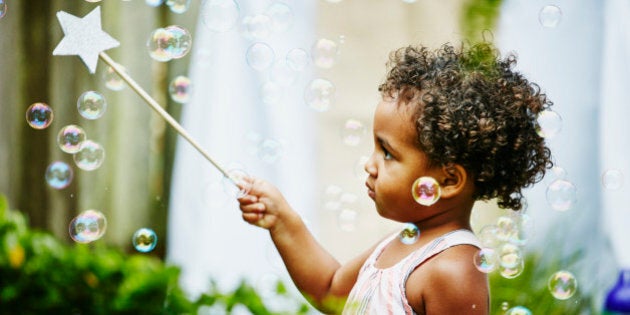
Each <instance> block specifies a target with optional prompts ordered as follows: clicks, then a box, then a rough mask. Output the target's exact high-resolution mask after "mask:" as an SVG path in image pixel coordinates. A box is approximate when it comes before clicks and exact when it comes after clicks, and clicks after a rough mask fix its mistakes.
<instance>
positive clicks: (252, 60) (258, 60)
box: [245, 42, 276, 71]
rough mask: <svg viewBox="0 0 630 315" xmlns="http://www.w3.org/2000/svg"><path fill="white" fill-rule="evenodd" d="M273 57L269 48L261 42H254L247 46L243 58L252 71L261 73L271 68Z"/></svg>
mask: <svg viewBox="0 0 630 315" xmlns="http://www.w3.org/2000/svg"><path fill="white" fill-rule="evenodd" d="M275 55H276V54H275V52H274V51H273V49H272V48H271V46H269V45H267V44H265V43H262V42H256V43H253V44H252V45H251V46H249V48H248V49H247V52H246V55H245V56H246V58H247V64H248V65H249V66H250V67H251V68H252V69H254V70H258V71H262V70H265V69H267V68H269V66H271V64H272V63H273V60H274V58H275Z"/></svg>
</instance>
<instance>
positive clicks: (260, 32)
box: [246, 14, 272, 40]
mask: <svg viewBox="0 0 630 315" xmlns="http://www.w3.org/2000/svg"><path fill="white" fill-rule="evenodd" d="M247 22H248V23H247V25H246V26H247V34H249V36H251V37H252V38H253V39H255V40H265V39H267V38H268V37H269V35H270V34H271V28H272V21H271V18H270V17H268V16H267V15H265V14H256V15H253V16H252V17H251V18H250V19H248V20H247Z"/></svg>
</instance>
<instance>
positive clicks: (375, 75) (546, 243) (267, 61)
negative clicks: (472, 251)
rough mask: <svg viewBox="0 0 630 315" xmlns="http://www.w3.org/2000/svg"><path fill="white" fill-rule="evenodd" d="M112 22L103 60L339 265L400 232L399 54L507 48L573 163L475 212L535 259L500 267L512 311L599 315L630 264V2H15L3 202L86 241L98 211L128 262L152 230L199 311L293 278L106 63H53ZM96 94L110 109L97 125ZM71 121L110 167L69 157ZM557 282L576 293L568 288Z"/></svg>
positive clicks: (5, 83) (496, 278) (495, 278)
mask: <svg viewBox="0 0 630 315" xmlns="http://www.w3.org/2000/svg"><path fill="white" fill-rule="evenodd" d="M97 6H100V8H101V13H102V17H101V19H102V21H101V22H102V28H103V30H104V31H105V32H106V33H108V34H110V35H111V36H112V37H113V38H115V39H116V40H118V41H119V42H120V46H119V47H116V48H112V49H109V50H107V51H106V53H107V54H108V55H109V56H110V57H111V58H112V59H114V60H115V61H116V62H118V63H119V64H120V65H122V66H123V67H124V68H125V69H126V71H127V73H128V74H129V75H130V76H131V77H133V79H135V80H136V81H137V82H138V83H139V85H140V86H142V87H143V88H144V89H145V90H146V91H148V93H149V94H150V95H151V96H152V97H153V98H154V99H155V100H156V101H157V102H158V103H159V104H161V105H162V106H163V107H164V109H165V110H166V111H168V112H169V113H170V114H171V115H172V116H173V117H174V118H175V119H177V120H178V121H180V123H181V124H182V125H183V126H184V127H185V128H186V129H187V130H188V131H189V132H190V134H191V136H193V137H194V138H195V139H197V140H199V143H200V144H201V145H202V147H204V148H205V149H206V150H207V151H208V152H209V153H210V155H211V156H212V157H213V158H216V160H217V161H218V162H219V164H220V165H222V167H224V168H225V169H226V170H229V171H230V172H235V173H246V174H249V175H254V176H259V177H263V178H266V179H268V180H270V181H272V182H273V183H274V184H276V185H278V187H280V189H281V190H282V191H283V192H284V193H285V195H286V197H287V199H288V200H289V202H290V203H291V204H292V205H293V206H294V207H295V208H296V209H297V211H299V212H300V213H301V215H302V216H303V217H304V219H305V220H306V222H307V224H308V226H309V228H311V230H312V231H313V233H314V234H315V235H316V237H317V238H318V239H319V240H320V241H321V242H322V243H323V245H324V247H326V248H327V249H329V250H330V251H331V252H332V254H333V255H334V256H335V257H337V258H338V259H339V260H340V261H346V260H348V259H350V258H351V257H354V256H355V255H356V254H358V253H360V252H362V251H364V249H365V248H367V247H368V246H370V245H371V244H373V243H374V242H376V241H378V240H379V239H381V238H382V237H384V236H385V235H387V234H390V233H392V232H394V231H396V230H397V229H399V228H400V224H399V223H394V222H387V221H385V220H383V219H382V218H380V217H378V215H377V214H376V213H375V211H373V210H374V209H373V204H372V202H371V200H370V199H369V198H368V197H367V196H366V194H365V188H364V180H365V173H364V171H363V166H362V165H363V163H364V162H365V160H366V158H367V156H369V154H370V152H371V150H372V141H371V122H372V114H373V109H374V107H375V105H376V104H377V102H378V101H379V94H378V91H377V87H378V84H379V83H380V82H381V80H382V79H383V78H384V75H385V62H386V60H387V56H388V54H389V52H391V51H392V50H394V49H396V48H399V47H402V46H406V45H410V44H423V45H426V46H430V47H437V46H439V45H441V44H443V43H446V42H450V43H455V44H458V43H460V42H462V41H469V42H475V41H479V40H487V41H492V42H494V43H495V44H496V45H497V46H498V47H499V48H500V49H501V51H502V53H504V54H506V53H508V52H513V53H515V54H516V55H517V56H518V61H519V62H518V65H517V69H518V70H519V71H521V72H522V73H523V74H524V75H525V76H526V77H528V78H529V79H530V80H531V81H532V82H535V83H537V84H539V85H540V87H541V90H542V91H544V92H546V93H547V95H548V97H549V98H550V99H551V100H552V101H554V106H553V108H552V110H553V111H550V112H546V115H545V116H544V117H541V118H540V120H539V124H540V125H541V126H542V127H544V128H542V129H543V131H542V132H543V133H544V134H543V136H545V137H546V138H547V139H548V143H549V146H550V147H551V149H552V154H553V155H554V161H555V164H556V167H555V168H554V169H553V170H552V171H551V172H550V173H549V174H548V175H547V176H546V177H545V179H543V181H542V182H540V183H539V184H537V185H535V186H533V187H531V188H528V189H527V191H526V192H525V196H526V197H527V204H528V207H527V209H525V210H524V211H521V212H519V213H513V212H512V211H511V210H503V209H498V208H497V207H496V205H495V204H494V203H493V202H479V203H478V204H477V205H476V206H475V209H474V213H473V226H474V228H475V231H476V232H477V234H478V235H479V236H480V238H482V241H484V242H485V245H488V247H493V248H494V249H496V252H497V255H499V253H502V251H503V250H504V248H503V247H502V246H503V245H502V244H512V245H516V246H515V247H516V248H517V249H518V251H517V254H516V255H517V258H516V260H517V261H519V262H520V265H518V264H517V265H518V266H516V267H514V266H511V270H507V271H506V270H495V271H490V270H488V272H492V273H491V279H492V295H493V305H494V311H495V312H496V314H504V313H506V312H507V311H508V310H511V309H513V308H514V307H515V306H524V307H527V308H529V309H530V310H532V311H533V312H534V313H540V314H596V313H599V312H600V311H601V309H602V306H603V304H604V299H605V295H606V292H607V291H608V289H609V288H610V287H611V286H612V285H613V284H614V282H615V279H616V276H617V274H618V271H619V270H621V269H624V268H628V267H630V257H629V256H630V253H629V250H628V249H630V246H628V245H627V244H625V243H624V241H625V240H627V239H630V234H628V229H627V227H626V226H627V225H628V224H630V210H628V208H627V205H628V204H630V200H628V198H630V197H629V194H628V193H627V185H624V176H625V174H627V173H628V169H629V165H628V157H629V156H630V152H628V150H629V149H628V148H630V146H628V139H627V136H626V135H627V134H629V132H630V130H629V129H630V127H629V126H628V124H627V123H625V118H626V117H629V116H630V115H629V114H630V113H628V111H629V109H627V108H625V107H627V106H624V103H625V101H627V99H628V96H629V95H628V92H627V86H628V84H629V83H630V77H629V71H630V68H629V67H628V62H627V60H628V57H629V55H630V54H629V51H630V48H629V47H630V46H629V45H628V43H630V33H628V29H629V28H628V22H627V21H629V20H630V19H628V17H630V4H628V3H627V2H626V1H621V0H608V1H594V0H592V1H590V0H589V1H581V2H580V3H576V2H574V1H563V0H559V1H555V2H554V3H548V2H547V1H540V0H533V1H527V2H522V1H511V0H502V1H501V0H446V1H426V0H418V1H414V0H405V1H403V0H369V1H365V0H363V1H358V0H328V1H324V0H311V1H297V0H285V1H272V0H263V1H254V0H249V1H247V0H234V1H233V0H206V1H196V0H192V1H190V0H188V1H186V0H167V1H165V2H164V3H163V1H159V0H146V1H144V0H131V1H119V0H109V1H102V2H99V1H76V0H74V1H69V0H52V1H11V0H4V1H2V0H0V17H1V18H0V28H1V29H2V32H0V56H2V58H0V100H1V101H0V102H1V103H0V135H1V136H0V174H1V175H2V176H0V194H2V195H4V196H5V197H6V199H7V201H8V204H9V205H10V207H11V208H14V209H19V210H20V211H21V212H22V213H24V214H25V215H26V216H27V217H28V223H29V225H30V226H31V227H33V228H35V229H41V230H44V231H47V232H50V233H52V234H53V235H54V236H55V237H56V238H58V239H60V240H62V241H63V242H65V243H68V244H70V243H72V242H73V238H71V235H70V234H71V233H72V231H70V233H69V224H70V223H71V222H72V220H73V218H76V217H77V215H79V214H81V213H83V212H84V211H86V210H90V209H92V210H96V211H98V212H99V213H100V214H102V215H103V216H104V217H105V218H106V220H107V229H106V231H105V233H104V234H103V236H102V238H101V239H100V240H98V241H97V242H99V243H104V244H107V245H111V246H113V247H116V248H120V249H121V250H123V251H125V252H127V253H137V252H138V250H137V248H135V247H134V243H133V242H132V238H133V235H134V233H135V232H136V231H138V229H140V228H150V229H152V230H153V231H154V232H155V234H156V236H157V243H156V244H155V249H153V250H152V251H150V252H148V253H144V254H143V255H148V256H153V257H156V258H159V259H160V260H162V261H164V262H165V263H167V264H173V265H176V266H178V267H180V268H181V271H182V273H181V278H180V279H179V282H180V284H181V285H182V287H183V288H184V289H185V291H186V292H187V294H188V295H189V296H192V297H194V296H198V295H199V294H200V293H201V292H204V291H205V290H207V288H208V285H209V283H210V280H213V281H216V282H217V283H219V285H220V286H221V287H225V288H230V287H234V286H235V285H236V284H237V283H238V281H240V279H243V278H246V279H249V280H250V281H251V282H252V283H259V282H261V281H264V279H268V278H270V277H271V278H277V279H281V280H284V281H287V283H288V282H289V280H288V277H287V274H286V271H285V270H284V267H283V266H282V263H281V261H280V260H279V257H278V255H277V252H276V251H275V249H274V248H273V245H272V244H271V242H270V240H269V237H268V235H267V233H266V232H265V231H262V230H259V229H256V228H254V227H252V226H249V225H247V224H246V223H244V222H242V221H241V219H240V214H239V211H238V207H237V205H236V202H235V201H234V196H235V195H234V194H235V192H234V188H233V187H231V183H229V181H226V180H225V179H224V178H223V176H222V174H221V173H220V172H218V171H217V170H216V169H215V168H214V167H213V166H212V165H211V164H210V163H209V162H208V161H206V160H205V159H204V158H203V157H202V156H201V155H200V154H199V152H197V151H196V150H195V149H194V148H193V147H192V146H190V144H188V143H187V142H185V141H184V139H182V138H181V137H179V136H178V135H177V133H176V132H175V131H174V130H173V128H171V127H170V126H169V125H168V124H167V123H166V122H165V121H164V120H163V119H162V118H161V117H160V116H158V115H157V114H156V113H154V112H153V111H152V110H151V109H150V108H149V107H148V106H146V104H145V102H144V100H143V99H142V98H140V97H139V96H138V95H137V94H136V93H135V92H134V91H133V90H132V89H130V88H129V87H128V86H125V84H124V82H122V81H121V80H120V78H119V77H118V76H117V75H116V74H115V73H112V71H111V69H110V68H109V67H108V66H107V64H105V63H104V62H103V61H100V60H99V63H98V67H97V69H96V73H95V74H90V73H89V71H87V68H86V67H85V65H84V64H83V63H82V62H81V59H79V58H77V57H76V56H53V55H52V51H53V50H54V49H55V47H56V46H57V45H58V43H59V42H60V41H61V40H62V38H63V36H64V33H63V31H62V29H61V27H60V24H59V21H58V19H57V13H58V12H59V11H65V12H67V13H69V14H72V15H75V16H77V17H83V16H85V15H87V14H88V13H90V12H91V11H92V10H94V9H95V8H96V7H97ZM160 43H167V44H166V46H160V45H161V44H160ZM173 51H175V52H173ZM89 91H92V92H93V94H91V96H92V97H93V99H91V101H92V103H91V104H92V105H94V104H97V105H99V104H100V107H98V108H96V109H95V108H91V109H90V108H87V107H89V104H88V105H86V104H85V102H88V101H86V100H85V99H83V98H84V97H85V94H84V93H85V92H89ZM94 93H95V94H94ZM94 97H96V101H94ZM82 99H83V101H82ZM103 99H104V100H105V101H106V105H103V103H102V102H101V103H99V101H102V100H103ZM94 102H96V103H94ZM34 103H45V104H46V105H47V106H48V108H49V109H50V110H51V111H52V118H50V119H49V120H48V121H46V122H45V124H44V125H41V124H40V125H35V126H32V124H29V123H28V113H29V106H31V105H32V104H34ZM86 108H87V109H86ZM90 110H91V112H90ZM86 111H87V113H86ZM90 115H92V116H90ZM25 118H26V119H25ZM68 125H74V126H78V127H80V129H81V130H82V131H83V133H84V134H85V138H86V139H89V140H91V141H93V142H95V143H96V144H100V146H101V148H102V151H99V152H105V154H104V157H103V156H101V157H99V156H94V155H90V153H85V156H84V157H83V158H81V157H79V158H77V153H72V152H70V153H69V152H67V151H68V148H65V149H66V150H64V148H63V146H62V145H60V144H59V141H58V138H59V134H60V132H62V130H63V129H64V127H66V126H68ZM73 130H74V131H75V132H76V127H75V129H73ZM93 153H94V152H92V153H91V154H93ZM80 154H81V153H79V156H80ZM54 162H63V163H62V164H53V163H54ZM64 163H65V164H64ZM82 163H83V164H82ZM53 166H54V167H57V168H60V167H61V168H62V170H65V172H57V173H54V172H53V171H51V168H53ZM53 169H54V168H53ZM67 169H70V171H68V170H67ZM70 173H71V176H70V175H69V174H70ZM47 174H48V175H47ZM64 174H65V175H64ZM47 176H48V179H47ZM497 235H498V236H497ZM490 245H492V246H490ZM510 253H512V254H514V252H510ZM501 255H502V254H501ZM512 258H513V257H512ZM471 260H472V259H471ZM498 269H500V267H499V268H498ZM558 272H565V273H561V274H560V280H557V279H556V280H554V281H556V282H554V283H555V284H557V282H558V281H560V283H561V286H555V284H554V285H552V284H550V283H551V280H552V279H553V277H554V276H556V275H557V273H558ZM566 272H568V273H566ZM578 284H579V285H578ZM541 299H544V300H545V301H547V303H539V302H540V301H541Z"/></svg>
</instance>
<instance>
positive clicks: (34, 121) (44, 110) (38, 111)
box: [26, 103, 54, 130]
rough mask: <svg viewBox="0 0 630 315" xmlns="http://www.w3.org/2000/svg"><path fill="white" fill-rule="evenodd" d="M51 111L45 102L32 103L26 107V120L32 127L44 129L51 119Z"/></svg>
mask: <svg viewBox="0 0 630 315" xmlns="http://www.w3.org/2000/svg"><path fill="white" fill-rule="evenodd" d="M53 117H54V115H53V111H52V108H50V106H48V104H46V103H34V104H32V105H31V106H29V107H28V108H27V109H26V122H27V123H28V125H29V126H31V127H33V129H38V130H41V129H46V128H47V127H48V126H50V124H51V123H52V121H53Z"/></svg>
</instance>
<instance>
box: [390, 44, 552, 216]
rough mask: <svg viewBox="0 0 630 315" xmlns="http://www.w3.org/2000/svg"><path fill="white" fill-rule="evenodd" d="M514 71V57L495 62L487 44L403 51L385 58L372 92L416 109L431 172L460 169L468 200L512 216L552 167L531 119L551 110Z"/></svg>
mask: <svg viewBox="0 0 630 315" xmlns="http://www.w3.org/2000/svg"><path fill="white" fill-rule="evenodd" d="M515 65H516V56H515V55H514V54H509V55H508V56H507V57H505V58H501V55H500V53H499V51H498V50H497V49H496V48H494V46H493V45H492V44H490V43H487V42H482V43H477V44H474V45H467V44H462V45H461V46H460V47H457V48H456V47H454V46H452V45H450V44H445V45H443V46H441V47H440V48H438V49H435V50H430V49H428V48H427V47H423V46H418V47H414V46H409V47H403V48H400V49H398V50H396V51H394V52H392V53H391V54H390V57H389V61H388V63H387V67H388V73H387V77H386V79H385V82H383V83H382V84H381V85H380V86H379V91H380V92H381V94H382V95H383V96H384V97H385V96H386V97H394V98H398V102H399V104H411V105H414V104H415V105H418V106H416V107H417V110H416V113H415V116H414V118H415V123H416V131H417V133H418V137H417V140H418V147H419V148H420V149H421V150H422V151H423V152H425V153H426V154H427V156H428V158H429V160H430V163H431V164H432V166H435V165H440V166H448V165H452V164H459V165H461V166H463V167H464V168H465V169H466V170H467V171H468V172H469V173H470V174H471V176H472V178H473V179H474V183H475V193H474V196H473V197H474V198H475V200H488V199H492V198H497V200H498V205H499V207H501V208H509V209H514V210H519V209H521V208H522V199H523V195H522V192H521V190H522V188H524V187H528V186H530V185H532V184H534V183H536V182H538V181H540V180H541V179H542V178H543V176H544V174H545V171H546V169H548V168H551V167H552V166H553V163H552V161H551V151H550V150H549V148H548V147H547V146H546V144H545V141H544V138H542V137H540V136H539V135H538V134H537V133H536V127H537V123H536V118H537V115H538V113H540V112H541V111H542V110H545V109H548V108H549V107H550V106H552V105H553V103H552V102H551V101H549V100H548V99H547V96H546V95H545V94H544V93H542V92H541V91H540V88H539V87H538V85H536V84H535V83H532V82H529V81H528V80H527V79H526V78H525V77H523V75H522V74H520V73H519V72H517V71H514V66H515Z"/></svg>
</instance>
